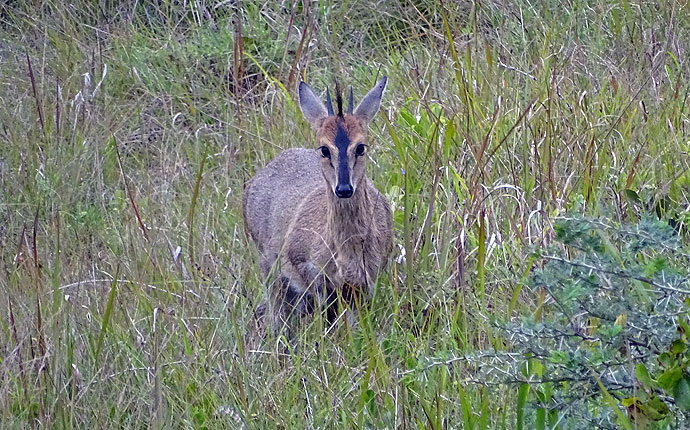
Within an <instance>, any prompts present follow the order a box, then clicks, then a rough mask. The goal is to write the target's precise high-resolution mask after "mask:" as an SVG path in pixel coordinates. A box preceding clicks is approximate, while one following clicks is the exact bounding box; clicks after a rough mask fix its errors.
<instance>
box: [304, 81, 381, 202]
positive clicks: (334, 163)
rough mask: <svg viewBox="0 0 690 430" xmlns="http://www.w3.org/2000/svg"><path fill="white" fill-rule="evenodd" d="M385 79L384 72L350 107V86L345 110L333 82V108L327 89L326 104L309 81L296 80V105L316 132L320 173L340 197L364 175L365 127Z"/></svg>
mask: <svg viewBox="0 0 690 430" xmlns="http://www.w3.org/2000/svg"><path fill="white" fill-rule="evenodd" d="M386 83H387V78H386V77H385V76H384V77H383V78H382V79H381V80H380V81H379V82H378V83H377V84H376V86H375V87H374V88H372V89H371V91H369V93H368V94H367V95H366V96H365V97H364V99H362V101H361V102H360V103H359V105H358V106H357V107H356V108H353V103H352V87H350V97H349V103H348V107H347V112H345V111H343V97H342V94H341V92H340V88H339V86H338V84H337V83H336V89H335V100H336V107H337V111H335V112H334V110H333V105H332V103H331V95H330V92H329V91H328V90H326V104H327V106H328V107H326V106H324V105H323V103H321V101H320V100H319V99H318V97H316V95H314V92H313V91H312V89H311V88H310V87H309V85H307V84H305V83H304V82H300V84H299V105H300V108H301V109H302V113H303V114H304V117H305V118H306V119H307V121H309V123H310V124H311V127H312V129H313V130H314V132H315V133H316V141H317V142H318V144H319V145H320V146H319V148H318V151H319V154H320V155H321V157H322V161H321V171H322V172H323V177H324V178H325V179H326V182H327V183H328V185H329V186H330V188H331V190H333V193H334V194H335V196H336V197H338V198H340V199H348V198H350V197H352V196H353V195H354V193H355V192H356V191H357V187H358V186H359V185H360V183H361V181H362V179H363V178H364V170H365V169H364V168H365V165H366V157H365V154H366V152H367V144H366V135H367V127H368V126H369V122H370V121H371V120H372V119H373V118H374V116H375V115H376V112H378V110H379V107H380V106H381V97H382V96H383V90H384V89H385V88H386Z"/></svg>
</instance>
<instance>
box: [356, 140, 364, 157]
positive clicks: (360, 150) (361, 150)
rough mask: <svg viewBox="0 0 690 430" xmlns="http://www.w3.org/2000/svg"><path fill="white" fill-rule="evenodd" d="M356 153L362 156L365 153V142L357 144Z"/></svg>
mask: <svg viewBox="0 0 690 430" xmlns="http://www.w3.org/2000/svg"><path fill="white" fill-rule="evenodd" d="M355 155H357V156H358V157H361V156H362V155H364V144H363V143H360V144H359V145H357V147H356V148H355Z"/></svg>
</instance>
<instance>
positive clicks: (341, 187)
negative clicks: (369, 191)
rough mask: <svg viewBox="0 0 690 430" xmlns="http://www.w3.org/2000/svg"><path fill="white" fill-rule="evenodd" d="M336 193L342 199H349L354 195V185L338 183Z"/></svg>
mask: <svg viewBox="0 0 690 430" xmlns="http://www.w3.org/2000/svg"><path fill="white" fill-rule="evenodd" d="M335 195H336V196H338V197H339V198H341V199H348V198H350V197H352V185H350V184H338V185H337V186H336V187H335Z"/></svg>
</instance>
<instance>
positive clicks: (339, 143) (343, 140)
mask: <svg viewBox="0 0 690 430" xmlns="http://www.w3.org/2000/svg"><path fill="white" fill-rule="evenodd" d="M336 127H337V128H336V132H335V142H334V143H335V147H336V148H338V183H339V184H350V166H349V163H348V156H347V148H348V147H349V146H350V137H349V136H348V135H347V132H346V131H345V127H343V125H342V124H340V123H338V125H337V126H336Z"/></svg>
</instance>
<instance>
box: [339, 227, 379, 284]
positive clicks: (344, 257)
mask: <svg viewBox="0 0 690 430" xmlns="http://www.w3.org/2000/svg"><path fill="white" fill-rule="evenodd" d="M372 245H373V244H372V243H371V242H370V241H367V240H365V239H364V238H361V237H358V238H353V239H351V240H349V241H348V243H347V244H344V245H341V246H339V247H337V248H336V249H337V250H336V252H335V253H334V255H333V257H332V259H331V262H330V263H331V264H329V265H328V266H329V268H330V269H331V270H328V276H329V278H330V280H331V282H332V283H333V284H335V285H336V286H343V285H346V284H349V285H351V286H356V287H360V288H362V287H363V288H364V289H366V290H368V289H369V287H370V285H371V284H372V282H373V278H374V277H375V276H376V266H377V262H376V261H375V260H376V258H375V257H374V252H372V251H373V249H372Z"/></svg>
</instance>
